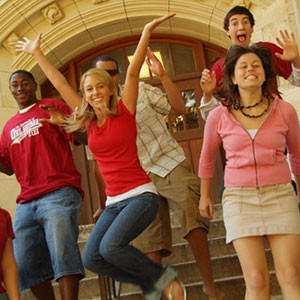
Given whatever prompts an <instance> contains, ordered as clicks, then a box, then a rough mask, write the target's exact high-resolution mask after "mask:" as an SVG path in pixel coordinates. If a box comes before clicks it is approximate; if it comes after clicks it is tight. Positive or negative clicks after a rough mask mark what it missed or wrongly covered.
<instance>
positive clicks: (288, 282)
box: [268, 235, 300, 300]
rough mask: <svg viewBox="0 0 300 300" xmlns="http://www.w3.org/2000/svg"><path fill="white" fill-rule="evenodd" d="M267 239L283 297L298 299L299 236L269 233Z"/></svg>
mask: <svg viewBox="0 0 300 300" xmlns="http://www.w3.org/2000/svg"><path fill="white" fill-rule="evenodd" d="M268 240H269V244H270V247H271V249H272V254H273V259H274V265H275V270H276V275H277V279H278V282H279V285H280V287H281V290H282V294H283V298H284V299H288V300H296V299H300V255H299V249H300V236H299V235H270V236H268Z"/></svg>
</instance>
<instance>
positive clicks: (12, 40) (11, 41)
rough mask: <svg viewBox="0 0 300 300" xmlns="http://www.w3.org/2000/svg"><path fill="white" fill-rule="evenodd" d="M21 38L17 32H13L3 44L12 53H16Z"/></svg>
mask: <svg viewBox="0 0 300 300" xmlns="http://www.w3.org/2000/svg"><path fill="white" fill-rule="evenodd" d="M18 40H20V37H19V36H17V35H16V34H15V33H11V34H10V35H9V36H8V37H7V38H6V39H5V40H4V41H3V43H2V45H3V46H4V47H5V48H6V49H7V50H8V51H9V52H10V53H11V54H12V55H16V54H17V51H16V50H15V44H16V42H17V41H18Z"/></svg>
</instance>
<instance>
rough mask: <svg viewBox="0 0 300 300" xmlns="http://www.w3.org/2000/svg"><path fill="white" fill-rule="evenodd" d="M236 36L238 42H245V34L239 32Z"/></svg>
mask: <svg viewBox="0 0 300 300" xmlns="http://www.w3.org/2000/svg"><path fill="white" fill-rule="evenodd" d="M236 38H237V40H238V42H239V43H241V44H243V43H245V42H246V39H247V36H246V34H239V35H237V37H236Z"/></svg>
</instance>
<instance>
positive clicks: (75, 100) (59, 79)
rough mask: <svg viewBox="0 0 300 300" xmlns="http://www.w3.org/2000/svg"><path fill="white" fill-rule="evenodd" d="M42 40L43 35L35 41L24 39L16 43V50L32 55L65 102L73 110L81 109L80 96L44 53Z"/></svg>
mask: <svg viewBox="0 0 300 300" xmlns="http://www.w3.org/2000/svg"><path fill="white" fill-rule="evenodd" d="M41 38H42V34H39V35H38V36H37V37H36V39H35V40H29V39H28V38H26V37H24V38H23V40H20V41H17V42H16V50H17V51H19V52H24V53H28V54H31V55H32V56H33V57H34V59H35V60H36V62H37V63H38V64H39V66H40V68H41V69H42V70H43V72H44V74H45V75H46V76H47V78H48V79H49V80H50V82H51V83H52V84H53V86H54V87H55V88H56V89H57V91H58V92H59V93H60V95H61V96H62V98H63V99H64V100H65V102H66V103H67V104H68V105H69V106H70V107H71V108H72V109H75V108H76V107H80V105H81V98H80V96H79V95H78V94H77V92H76V91H74V90H73V88H72V87H71V86H70V85H69V83H68V81H67V80H66V78H65V77H64V75H63V74H62V73H60V71H59V70H57V69H56V68H55V67H54V66H53V65H52V63H51V62H50V61H49V60H48V58H47V57H46V56H45V55H44V53H43V52H42V50H41V48H40V42H41Z"/></svg>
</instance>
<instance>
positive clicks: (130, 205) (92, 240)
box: [82, 192, 177, 299]
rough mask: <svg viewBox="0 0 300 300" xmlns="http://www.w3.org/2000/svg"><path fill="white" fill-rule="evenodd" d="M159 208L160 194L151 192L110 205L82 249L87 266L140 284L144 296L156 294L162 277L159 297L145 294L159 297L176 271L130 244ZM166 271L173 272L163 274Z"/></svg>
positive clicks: (124, 280) (117, 278) (156, 297)
mask: <svg viewBox="0 0 300 300" xmlns="http://www.w3.org/2000/svg"><path fill="white" fill-rule="evenodd" d="M157 209H158V197H157V195H156V194H153V193H149V192H146V193H143V194H141V195H138V196H135V197H132V198H129V199H126V200H123V201H121V202H118V203H116V204H112V205H109V206H107V207H106V208H105V210H104V211H103V213H102V214H101V216H100V218H99V220H98V222H97V223H96V224H95V226H94V228H93V230H92V233H91V235H90V236H89V238H88V241H87V243H86V245H85V248H84V250H83V255H82V259H83V264H84V266H85V267H86V268H87V269H89V270H91V271H93V272H95V273H97V274H101V275H107V276H110V277H112V278H114V279H116V280H118V281H123V282H130V283H133V284H137V285H139V286H140V287H141V289H142V291H143V293H144V295H145V296H146V294H149V295H154V294H155V295H156V293H155V290H156V289H157V282H159V279H163V283H162V286H160V287H159V288H158V289H160V291H159V293H158V294H159V297H158V296H155V297H152V296H149V297H147V296H146V299H159V298H160V296H161V291H162V289H163V287H164V286H166V285H167V284H168V283H169V282H170V281H172V279H173V278H175V277H176V274H177V273H176V271H174V270H172V271H170V268H162V267H161V266H159V265H157V264H155V263H153V262H152V261H151V260H150V259H149V258H148V257H147V256H145V255H144V254H143V253H142V252H140V251H139V250H138V249H137V248H135V247H133V246H131V245H130V242H131V241H132V240H133V239H134V238H135V237H137V236H138V235H139V234H140V233H141V232H142V231H143V230H144V229H146V227H148V225H149V224H150V223H151V222H152V220H153V219H154V217H155V215H156V213H157ZM165 273H167V274H169V273H170V276H167V278H164V276H163V275H164V274H165Z"/></svg>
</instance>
